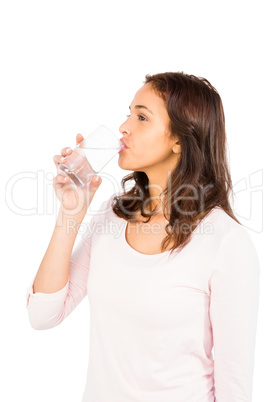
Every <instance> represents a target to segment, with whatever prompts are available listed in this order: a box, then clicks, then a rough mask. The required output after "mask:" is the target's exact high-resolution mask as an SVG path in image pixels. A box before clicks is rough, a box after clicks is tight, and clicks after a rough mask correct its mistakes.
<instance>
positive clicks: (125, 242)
mask: <svg viewBox="0 0 268 402" xmlns="http://www.w3.org/2000/svg"><path fill="white" fill-rule="evenodd" d="M219 209H221V207H219V206H216V207H214V208H212V209H211V210H210V211H209V212H208V214H207V215H206V216H205V217H204V218H203V219H202V220H201V221H200V222H199V223H198V225H197V226H196V228H195V229H194V230H193V231H192V233H191V237H193V236H195V234H196V233H197V230H198V229H199V228H200V226H201V225H203V224H204V222H205V221H206V219H207V218H208V217H210V216H211V215H212V214H213V213H214V212H216V211H218V210H219ZM127 224H128V221H127V220H125V219H124V226H123V230H122V231H121V235H122V237H123V246H124V247H125V249H126V250H128V251H129V252H131V253H132V254H133V256H138V257H142V258H143V259H144V258H146V259H153V258H159V257H161V258H162V257H166V256H170V255H171V250H166V251H163V252H162V253H156V254H145V253H141V252H140V251H137V250H135V249H134V248H133V247H131V246H130V244H129V243H128V241H127V239H126V230H127ZM191 240H192V239H191ZM191 240H190V242H191Z"/></svg>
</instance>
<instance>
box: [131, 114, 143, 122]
mask: <svg viewBox="0 0 268 402" xmlns="http://www.w3.org/2000/svg"><path fill="white" fill-rule="evenodd" d="M126 117H127V118H129V117H130V114H126ZM138 119H139V120H140V121H147V119H146V117H144V116H142V115H141V114H138Z"/></svg>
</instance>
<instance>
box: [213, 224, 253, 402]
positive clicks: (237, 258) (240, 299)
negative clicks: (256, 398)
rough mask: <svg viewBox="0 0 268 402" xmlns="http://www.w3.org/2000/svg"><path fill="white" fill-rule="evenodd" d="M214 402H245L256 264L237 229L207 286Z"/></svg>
mask: <svg viewBox="0 0 268 402" xmlns="http://www.w3.org/2000/svg"><path fill="white" fill-rule="evenodd" d="M210 290H211V299H210V318H211V324H212V332H213V341H214V386H215V391H214V392H215V402H226V401H228V402H238V401H239V402H240V401H244V402H250V401H251V396H252V383H253V370H254V349H255V338H256V328H257V314H258V303H259V260H258V257H257V253H256V250H255V247H254V245H253V242H252V240H251V238H250V236H249V234H248V233H247V231H246V230H245V229H244V228H243V227H238V228H236V229H234V230H232V231H231V232H230V233H229V234H228V235H227V236H226V238H225V239H224V240H223V242H222V244H221V247H220V250H219V253H218V256H217V262H216V265H215V271H214V272H213V274H212V277H211V282H210Z"/></svg>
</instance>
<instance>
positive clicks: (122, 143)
mask: <svg viewBox="0 0 268 402" xmlns="http://www.w3.org/2000/svg"><path fill="white" fill-rule="evenodd" d="M120 142H121V145H122V147H121V149H120V151H119V153H120V152H123V151H125V150H126V149H128V147H127V146H126V143H125V141H124V140H123V139H122V138H120Z"/></svg>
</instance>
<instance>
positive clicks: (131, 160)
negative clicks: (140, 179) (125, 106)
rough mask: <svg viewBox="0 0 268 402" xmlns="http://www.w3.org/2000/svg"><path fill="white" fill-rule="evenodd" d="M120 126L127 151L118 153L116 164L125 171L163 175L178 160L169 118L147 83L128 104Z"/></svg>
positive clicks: (178, 151)
mask: <svg viewBox="0 0 268 402" xmlns="http://www.w3.org/2000/svg"><path fill="white" fill-rule="evenodd" d="M127 117H128V118H127V120H126V121H125V122H124V123H123V124H122V125H121V126H120V128H119V131H120V133H121V134H122V135H123V138H122V139H123V141H124V142H125V144H126V145H127V147H128V149H126V150H124V151H122V152H120V153H119V160H118V165H119V166H120V167H121V168H122V169H125V170H133V171H142V172H145V173H146V174H147V175H148V177H149V176H150V174H151V173H153V174H158V173H159V174H160V173H161V176H163V174H165V173H166V172H168V171H172V170H173V169H174V168H175V167H176V165H177V163H178V160H179V153H180V146H179V145H178V144H177V145H176V142H177V139H176V138H175V139H174V138H173V139H171V138H170V135H169V117H168V113H167V110H166V107H165V104H164V101H163V99H162V98H160V97H159V96H158V95H157V94H156V93H155V92H154V90H153V89H152V86H151V84H150V83H148V84H145V85H143V86H142V87H141V88H140V89H139V90H138V92H137V93H136V95H135V96H134V99H133V101H132V103H131V105H130V114H129V115H128V116H127Z"/></svg>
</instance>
